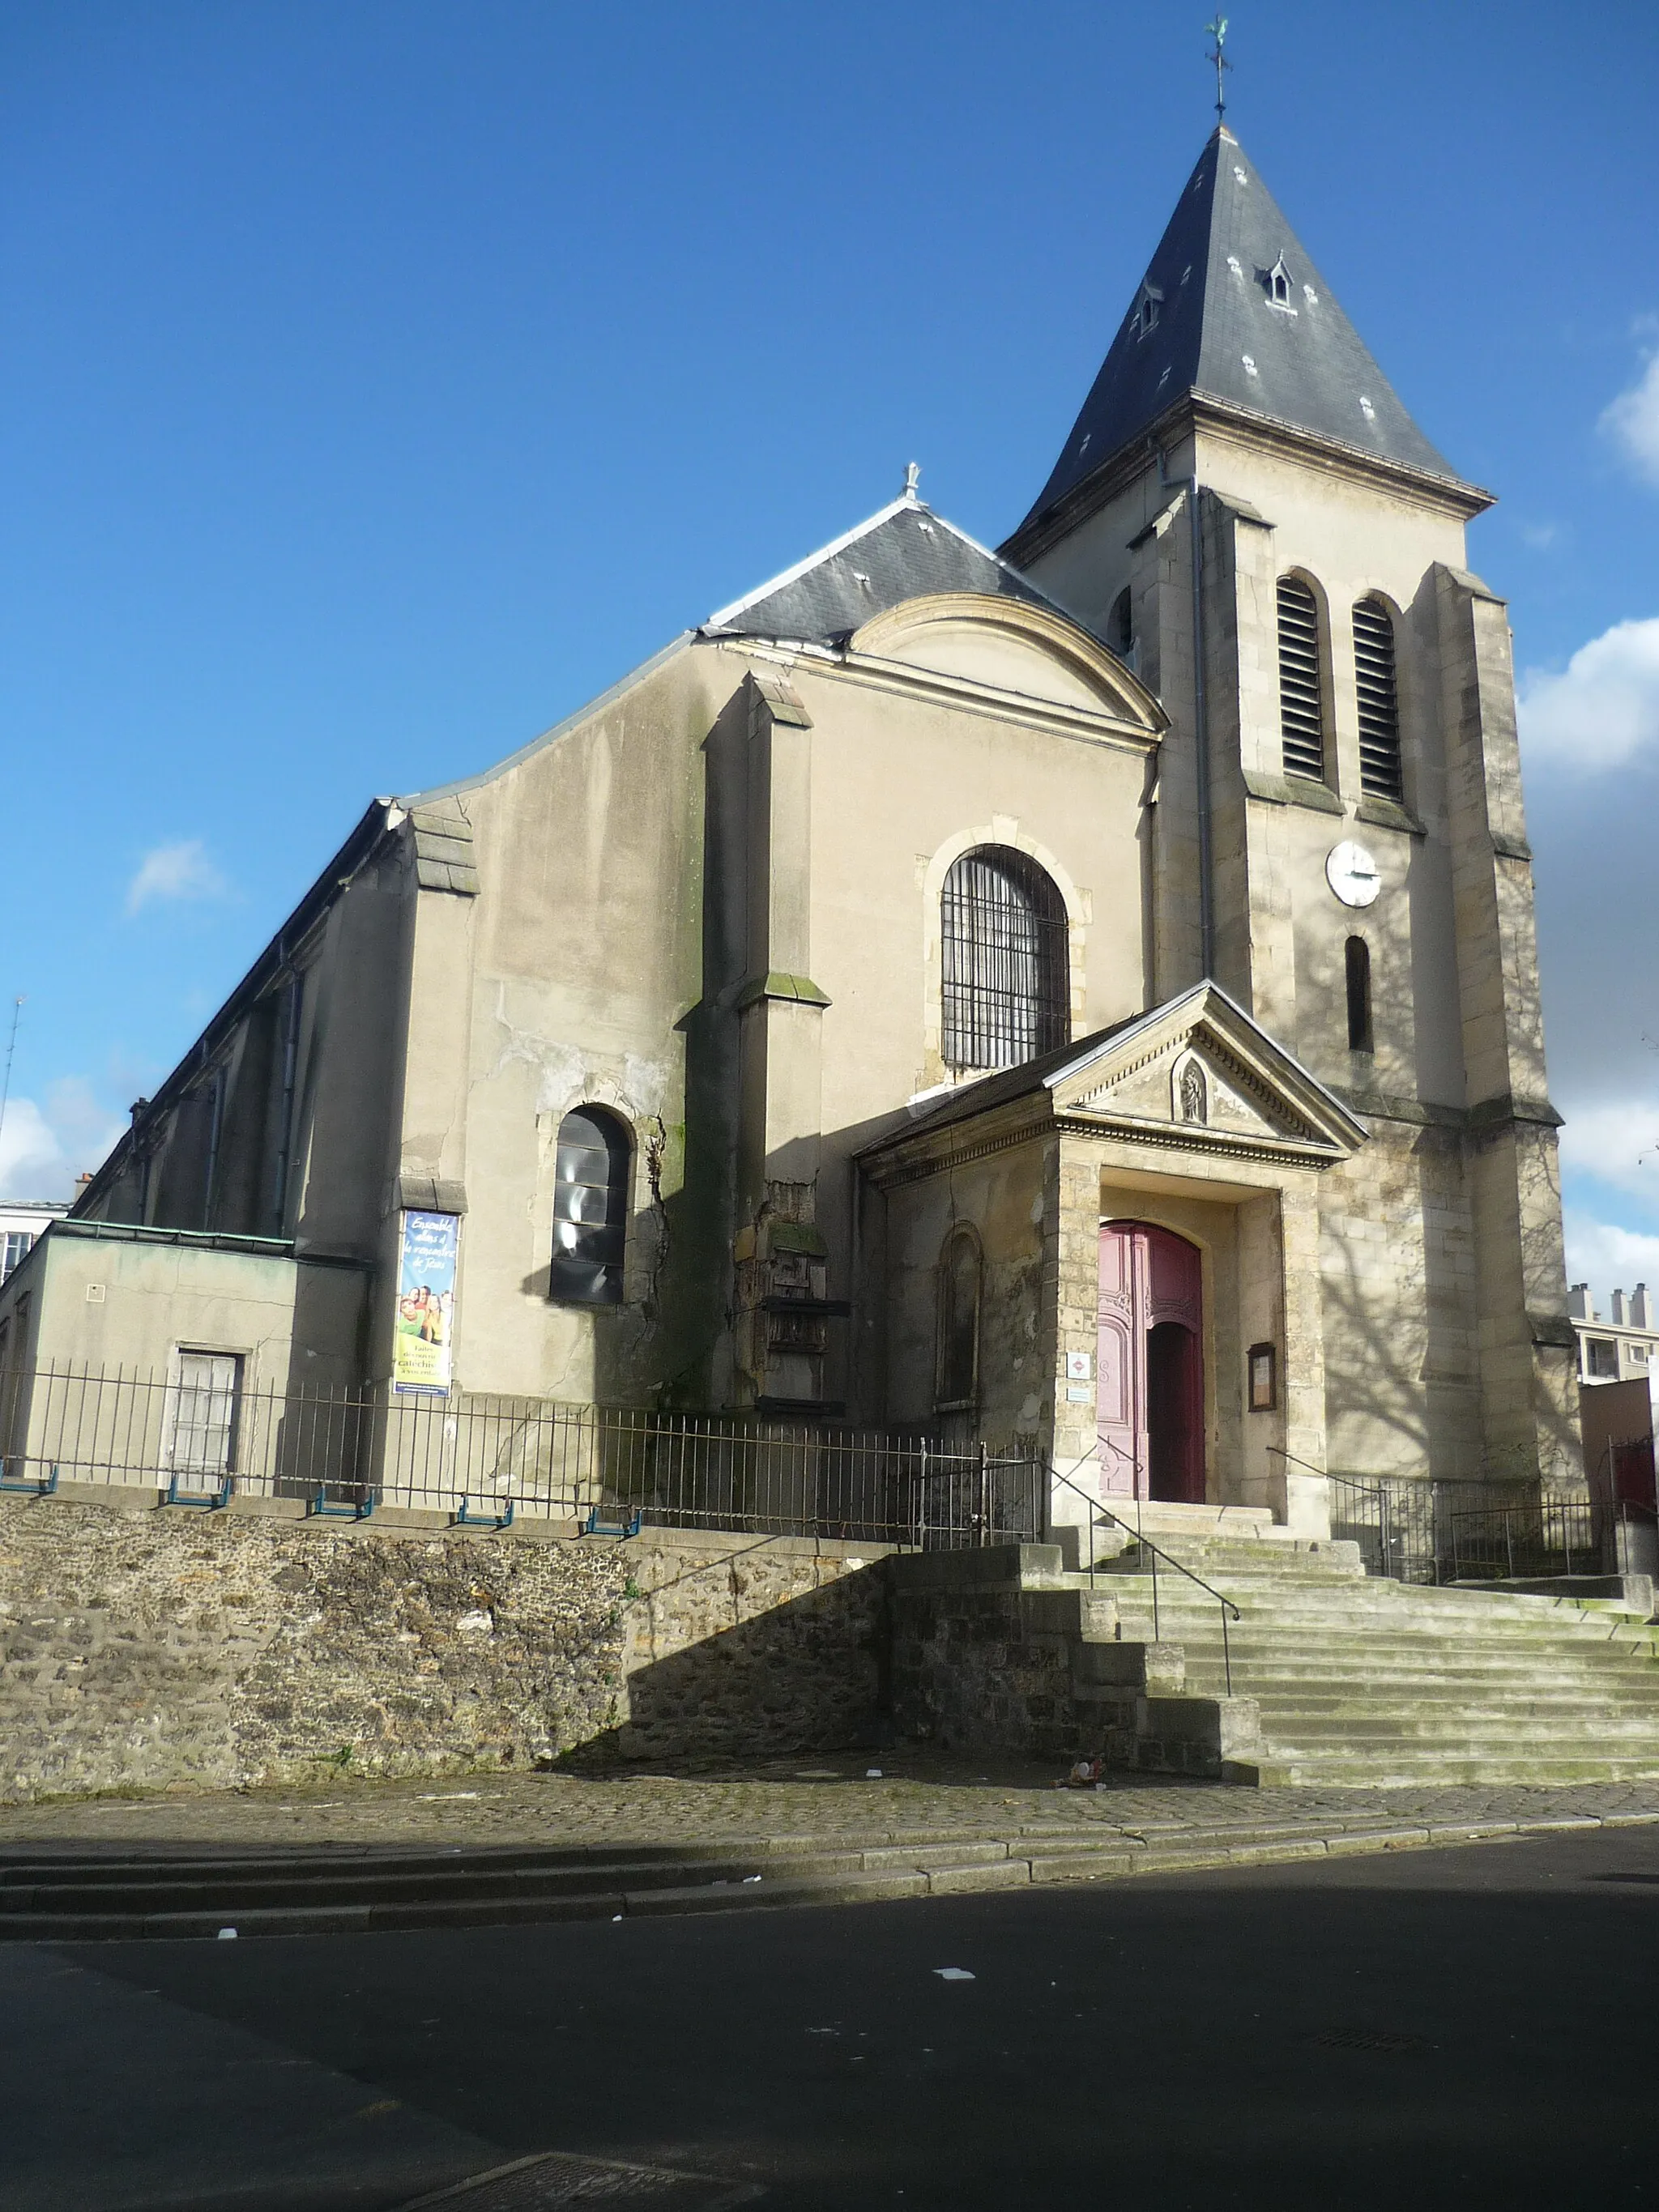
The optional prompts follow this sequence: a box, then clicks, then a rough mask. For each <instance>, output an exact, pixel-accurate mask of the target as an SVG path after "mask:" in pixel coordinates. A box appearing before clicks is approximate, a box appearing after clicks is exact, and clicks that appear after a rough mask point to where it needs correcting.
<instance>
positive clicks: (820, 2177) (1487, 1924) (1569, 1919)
mask: <svg viewBox="0 0 1659 2212" xmlns="http://www.w3.org/2000/svg"><path fill="white" fill-rule="evenodd" d="M1656 1919H1659V1831H1656V1830H1654V1829H1651V1828H1643V1829H1632V1830H1629V1831H1627V1832H1622V1833H1612V1834H1609V1833H1607V1832H1601V1833H1597V1834H1592V1835H1587V1836H1574V1837H1564V1838H1560V1839H1559V1840H1558V1839H1552V1840H1550V1841H1547V1842H1541V1843H1528V1844H1507V1845H1493V1844H1488V1845H1484V1846H1480V1847H1478V1848H1475V1849H1471V1850H1449V1851H1437V1852H1432V1853H1430V1852H1413V1853H1409V1854H1404V1855H1402V1856H1401V1857H1397V1858H1389V1859H1381V1858H1370V1859H1362V1860H1354V1861H1348V1862H1346V1863H1329V1864H1322V1865H1317V1866H1308V1867H1297V1868H1286V1869H1255V1870H1249V1871H1239V1872H1231V1873H1225V1874H1205V1875H1188V1876H1180V1877H1174V1876H1171V1877H1166V1878H1163V1879H1158V1880H1152V1881H1137V1882H1127V1883H1114V1884H1108V1885H1103V1886H1099V1887H1085V1888H1073V1889H1056V1890H1052V1891H1048V1892H1039V1893H1035V1894H1033V1893H1029V1892H1027V1893H1021V1894H1019V1895H1018V1896H1004V1897H996V1896H987V1897H984V1898H960V1899H956V1898H947V1899H933V1900H927V1901H919V1902H913V1903H903V1904H892V1905H866V1906H857V1907H842V1908H825V1909H812V1910H807V1911H779V1912H775V1913H767V1912H761V1913H754V1914H718V1915H714V1914H711V1915H708V1916H703V1917H696V1918H684V1919H665V1920H659V1921H649V1920H638V1921H627V1922H623V1923H619V1924H613V1923H609V1922H604V1923H576V1924H571V1925H566V1926H552V1927H546V1928H528V1929H526V1928H520V1929H501V1930H495V1929H487V1930H483V1931H473V1932H469V1933H454V1934H452V1933H448V1932H444V1933H440V1934H412V1935H379V1936H336V1937H328V1938H311V1937H289V1938H284V1939H273V1940H267V1941H264V1942H253V1941H238V1942H191V1943H182V1942H180V1943H147V1944H110V1945H65V1946H61V1947H55V1948H46V1947H27V1948H24V1947H16V1948H13V1947H6V1948H0V2212H138V2208H141V2207H142V2208H144V2212H161V2208H164V2207H165V2208H167V2212H175V2209H179V2208H184V2207H191V2208H219V2207H224V2208H226V2212H346V2208H351V2212H389V2208H391V2207H393V2206H396V2205H398V2204H401V2203H404V2202H405V2201H406V2200H407V2199H408V2198H409V2197H413V2196H415V2195H416V2194H417V2193H419V2192H420V2191H422V2190H430V2189H435V2188H439V2187H441V2186H442V2185H445V2184H447V2183H451V2182H453V2181H456V2180H458V2179H461V2178H462V2177H464V2176H465V2175H468V2174H470V2173H473V2172H477V2171H479V2170H481V2169H483V2168H486V2167H489V2166H496V2165H499V2164H500V2163H501V2162H502V2161H503V2160H508V2159H512V2158H514V2157H518V2156H521V2155H523V2154H528V2153H531V2152H536V2151H542V2150H550V2149H557V2150H563V2151H569V2152H577V2153H585V2154H589V2155H594V2156H601V2157H608V2158H614V2159H623V2160H628V2159H635V2160H643V2161H645V2162H648V2163H652V2164H655V2165H659V2166H681V2167H695V2168H698V2169H701V2170H702V2171H705V2172H709V2171H714V2172H722V2173H726V2174H730V2175H734V2176H738V2177H740V2178H745V2179H749V2180H750V2181H753V2182H757V2183H760V2184H763V2185H764V2190H765V2193H764V2195H763V2197H762V2198H761V2199H760V2200H759V2201H760V2202H761V2203H763V2205H765V2206H766V2207H769V2208H775V2212H785V2209H786V2208H787V2212H809V2208H811V2212H818V2208H823V2209H824V2212H828V2209H829V2208H834V2212H865V2208H866V2207H877V2206H897V2207H902V2208H904V2212H978V2208H986V2212H992V2208H995V2212H1005V2208H1012V2207H1024V2206H1041V2207H1044V2208H1047V2207H1055V2208H1069V2207H1073V2206H1077V2207H1089V2208H1091V2212H1092V2208H1103V2207H1108V2206H1110V2207H1114V2208H1115V2207H1118V2206H1125V2207H1127V2206H1131V2205H1133V2206H1137V2207H1139V2206H1145V2207H1148V2208H1152V2212H1177V2208H1182V2207H1187V2206H1191V2207H1194V2208H1201V2209H1202V2212H1212V2208H1217V2207H1229V2206H1248V2207H1258V2206H1260V2207H1264V2208H1265V2207H1268V2206H1271V2207H1273V2212H1300V2208H1302V2207H1304V2206H1305V2207H1308V2208H1310V2212H1311V2208H1315V2207H1317V2208H1319V2212H1333V2208H1346V2207H1350V2206H1354V2207H1368V2208H1369V2207H1372V2206H1376V2207H1384V2206H1386V2207H1389V2208H1390V2212H1393V2208H1398V2207H1408V2208H1417V2207H1438V2206H1448V2207H1449V2206H1456V2207H1458V2208H1460V2212H1469V2209H1470V2208H1485V2207H1487V2206H1493V2207H1497V2206H1502V2207H1504V2212H1529V2209H1530V2208H1532V2207H1534V2206H1538V2207H1544V2206H1548V2207H1551V2208H1564V2207H1565V2208H1569V2212H1571V2208H1573V2207H1577V2206H1579V2205H1585V2206H1589V2205H1592V2204H1593V2205H1595V2206H1596V2207H1598V2208H1600V2207H1607V2206H1626V2205H1630V2206H1637V2205H1644V2204H1653V2205H1656V2206H1659V2085H1656V2062H1659V2050H1656V2045H1659V2008H1656V2006H1655V2004H1654V2002H1653V1996H1654V1991H1655V1984H1656V1966H1659V1936H1656ZM941 1966H956V1967H961V1968H964V1969H966V1970H967V1971H968V1972H969V1973H971V1974H972V1976H973V1977H974V1978H973V1979H972V1980H970V1981H969V1980H952V1981H945V1980H944V1979H941V1978H939V1975H938V1974H937V1972H935V1969H937V1968H939V1967H941ZM464 2208H465V2199H461V2200H459V2203H458V2207H457V2212H464Z"/></svg>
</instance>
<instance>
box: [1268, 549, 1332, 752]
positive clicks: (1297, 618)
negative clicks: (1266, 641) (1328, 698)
mask: <svg viewBox="0 0 1659 2212" xmlns="http://www.w3.org/2000/svg"><path fill="white" fill-rule="evenodd" d="M1279 729H1280V732H1281V733H1282V736H1283V739H1284V746H1285V775H1301V776H1307V777H1308V778H1310V780H1311V781H1313V782H1315V783H1323V781H1325V702H1324V691H1323V687H1322V684H1321V683H1320V680H1319V606H1318V603H1317V601H1316V599H1315V598H1314V595H1313V592H1311V591H1310V588H1309V587H1308V586H1307V585H1306V584H1304V582H1303V580H1302V579H1301V578H1300V577H1299V576H1281V577H1280V578H1279Z"/></svg>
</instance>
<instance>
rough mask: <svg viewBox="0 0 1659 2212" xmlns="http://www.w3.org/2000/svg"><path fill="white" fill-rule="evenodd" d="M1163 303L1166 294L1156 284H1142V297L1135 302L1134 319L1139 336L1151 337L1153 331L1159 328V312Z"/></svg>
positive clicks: (1136, 332) (1135, 329)
mask: <svg viewBox="0 0 1659 2212" xmlns="http://www.w3.org/2000/svg"><path fill="white" fill-rule="evenodd" d="M1163 305H1164V295H1163V293H1162V292H1161V291H1160V290H1159V289H1158V286H1157V285H1156V284H1143V285H1142V286H1141V288H1140V297H1139V300H1137V301H1136V302H1135V311H1134V314H1133V325H1134V331H1135V335H1136V337H1143V338H1149V337H1151V336H1152V332H1153V331H1155V330H1156V329H1157V328H1158V313H1159V311H1160V310H1161V309H1162V307H1163Z"/></svg>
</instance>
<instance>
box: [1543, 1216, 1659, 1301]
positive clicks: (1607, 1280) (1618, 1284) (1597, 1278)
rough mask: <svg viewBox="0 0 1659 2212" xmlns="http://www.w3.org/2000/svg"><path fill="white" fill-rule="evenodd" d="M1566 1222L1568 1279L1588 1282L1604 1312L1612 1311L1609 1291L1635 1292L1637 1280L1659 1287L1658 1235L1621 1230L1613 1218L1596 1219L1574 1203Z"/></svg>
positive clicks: (1572, 1281) (1574, 1281)
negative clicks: (1579, 1210) (1650, 1235)
mask: <svg viewBox="0 0 1659 2212" xmlns="http://www.w3.org/2000/svg"><path fill="white" fill-rule="evenodd" d="M1565 1229H1566V1238H1567V1280H1568V1281H1569V1282H1570V1283H1588V1284H1589V1286H1590V1295H1591V1297H1593V1298H1594V1299H1595V1304H1596V1305H1597V1306H1598V1307H1599V1308H1600V1309H1601V1312H1602V1313H1604V1314H1605V1313H1607V1311H1608V1310H1609V1308H1610V1297H1609V1294H1610V1293H1611V1292H1612V1291H1615V1290H1620V1291H1632V1290H1634V1289H1635V1287H1636V1285H1638V1283H1646V1284H1647V1285H1649V1286H1650V1288H1656V1289H1659V1237H1649V1236H1644V1234H1643V1233H1642V1232H1641V1231H1639V1230H1635V1229H1620V1227H1619V1226H1618V1225H1617V1224H1616V1223H1613V1222H1611V1221H1593V1220H1592V1219H1591V1218H1590V1217H1589V1215H1588V1214H1586V1213H1580V1212H1577V1210H1576V1209H1575V1208H1574V1207H1572V1206H1569V1207H1568V1208H1567V1210H1566V1213H1565Z"/></svg>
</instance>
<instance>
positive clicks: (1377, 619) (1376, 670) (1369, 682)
mask: <svg viewBox="0 0 1659 2212" xmlns="http://www.w3.org/2000/svg"><path fill="white" fill-rule="evenodd" d="M1353 671H1354V679H1355V682H1356V684H1357V685H1358V692H1359V788H1360V789H1361V791H1363V792H1364V793H1368V794H1369V795H1370V797H1371V798H1373V799H1394V800H1395V801H1398V800H1400V799H1403V798H1404V797H1405V782H1404V779H1403V778H1402V776H1401V768H1400V682H1399V676H1398V672H1397V670H1396V668H1395V641H1394V617H1393V616H1392V615H1391V614H1390V613H1389V610H1388V609H1387V607H1385V606H1384V605H1383V602H1382V600H1381V599H1361V601H1360V602H1359V604H1358V606H1357V607H1356V608H1355V609H1354V611H1353Z"/></svg>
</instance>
